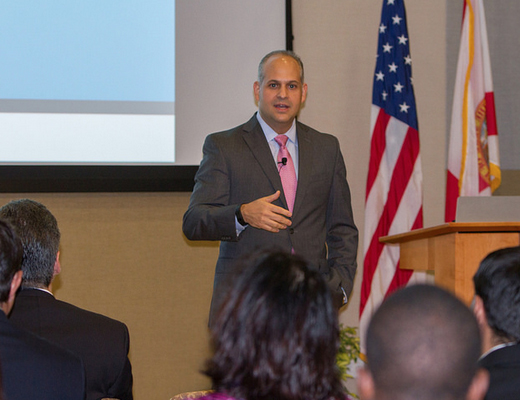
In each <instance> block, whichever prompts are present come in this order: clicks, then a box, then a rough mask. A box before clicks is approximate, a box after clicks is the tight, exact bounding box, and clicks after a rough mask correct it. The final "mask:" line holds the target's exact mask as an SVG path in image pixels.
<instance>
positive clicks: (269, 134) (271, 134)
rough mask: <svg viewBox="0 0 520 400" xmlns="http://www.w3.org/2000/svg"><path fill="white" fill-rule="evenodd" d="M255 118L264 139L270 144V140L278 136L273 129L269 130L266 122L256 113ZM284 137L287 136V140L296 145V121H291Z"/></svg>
mask: <svg viewBox="0 0 520 400" xmlns="http://www.w3.org/2000/svg"><path fill="white" fill-rule="evenodd" d="M256 118H257V119H258V122H259V123H260V126H261V127H262V130H263V131H264V135H265V138H266V139H267V142H270V141H271V140H274V138H275V137H276V136H277V135H278V133H276V132H275V131H274V130H273V128H271V127H270V126H269V125H268V124H267V122H265V121H264V120H263V119H262V117H261V116H260V113H259V112H257V113H256ZM284 135H286V136H287V138H288V139H289V140H290V141H291V142H293V143H294V144H296V143H297V142H296V119H294V120H293V123H292V125H291V127H290V128H289V130H288V131H287V132H285V133H284Z"/></svg>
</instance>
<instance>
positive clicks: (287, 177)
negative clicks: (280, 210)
mask: <svg viewBox="0 0 520 400" xmlns="http://www.w3.org/2000/svg"><path fill="white" fill-rule="evenodd" d="M274 140H276V143H278V144H279V145H280V150H279V151H278V157H277V161H278V172H279V173H280V179H281V180H282V186H283V192H284V194H285V200H287V206H288V207H289V211H290V212H292V211H293V207H294V198H295V197H296V186H297V185H298V180H297V179H296V171H295V169H294V164H293V160H292V158H291V154H290V153H289V151H288V150H287V147H286V146H285V144H286V143H287V136H286V135H277V136H276V137H275V138H274Z"/></svg>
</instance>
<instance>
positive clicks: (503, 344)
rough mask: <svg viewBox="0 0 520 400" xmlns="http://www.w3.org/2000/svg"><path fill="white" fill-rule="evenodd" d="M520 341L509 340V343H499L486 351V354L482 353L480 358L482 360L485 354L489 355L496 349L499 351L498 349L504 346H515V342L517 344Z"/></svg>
mask: <svg viewBox="0 0 520 400" xmlns="http://www.w3.org/2000/svg"><path fill="white" fill-rule="evenodd" d="M517 343H518V342H509V343H500V344H497V345H496V346H494V347H492V348H490V349H489V350H488V351H486V352H485V353H484V354H482V355H481V356H480V358H479V360H482V359H483V358H484V357H485V356H487V355H488V354H490V353H493V352H494V351H497V350H498V349H501V348H503V347H507V346H514V345H515V344H517Z"/></svg>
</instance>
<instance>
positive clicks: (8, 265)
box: [0, 219, 23, 314]
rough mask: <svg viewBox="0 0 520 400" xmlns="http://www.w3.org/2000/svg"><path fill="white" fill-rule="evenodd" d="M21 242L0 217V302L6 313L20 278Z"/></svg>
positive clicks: (10, 306) (12, 300) (9, 308)
mask: <svg viewBox="0 0 520 400" xmlns="http://www.w3.org/2000/svg"><path fill="white" fill-rule="evenodd" d="M22 254H23V250H22V244H21V242H20V239H18V237H17V236H16V233H15V231H14V229H13V228H12V227H11V226H10V225H9V223H7V222H6V221H4V220H1V219H0V304H1V306H2V309H3V310H4V312H5V313H6V314H8V313H9V311H10V310H11V308H12V306H13V302H14V296H15V294H16V291H17V289H18V287H19V286H20V282H21V279H22V271H21V263H22Z"/></svg>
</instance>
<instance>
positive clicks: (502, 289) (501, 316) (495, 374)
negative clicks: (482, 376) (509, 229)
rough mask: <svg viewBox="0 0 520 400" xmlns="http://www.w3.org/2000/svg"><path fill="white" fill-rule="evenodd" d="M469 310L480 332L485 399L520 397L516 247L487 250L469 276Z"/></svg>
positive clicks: (518, 262)
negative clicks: (486, 386) (486, 379)
mask: <svg viewBox="0 0 520 400" xmlns="http://www.w3.org/2000/svg"><path fill="white" fill-rule="evenodd" d="M473 283H474V286H475V300H474V306H473V312H474V313H475V316H476V318H477V321H478V324H479V328H480V332H481V335H482V357H481V359H480V361H479V364H480V366H482V367H484V368H485V369H487V370H488V371H489V389H488V392H487V394H486V400H513V399H515V400H516V399H520V379H519V377H520V344H519V342H520V323H519V321H520V296H519V293H520V247H519V246H515V247H507V248H503V249H499V250H496V251H493V252H491V253H489V254H488V255H487V256H486V257H485V258H484V259H483V260H482V262H481V263H480V265H479V267H478V270H477V272H476V273H475V275H474V277H473Z"/></svg>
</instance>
